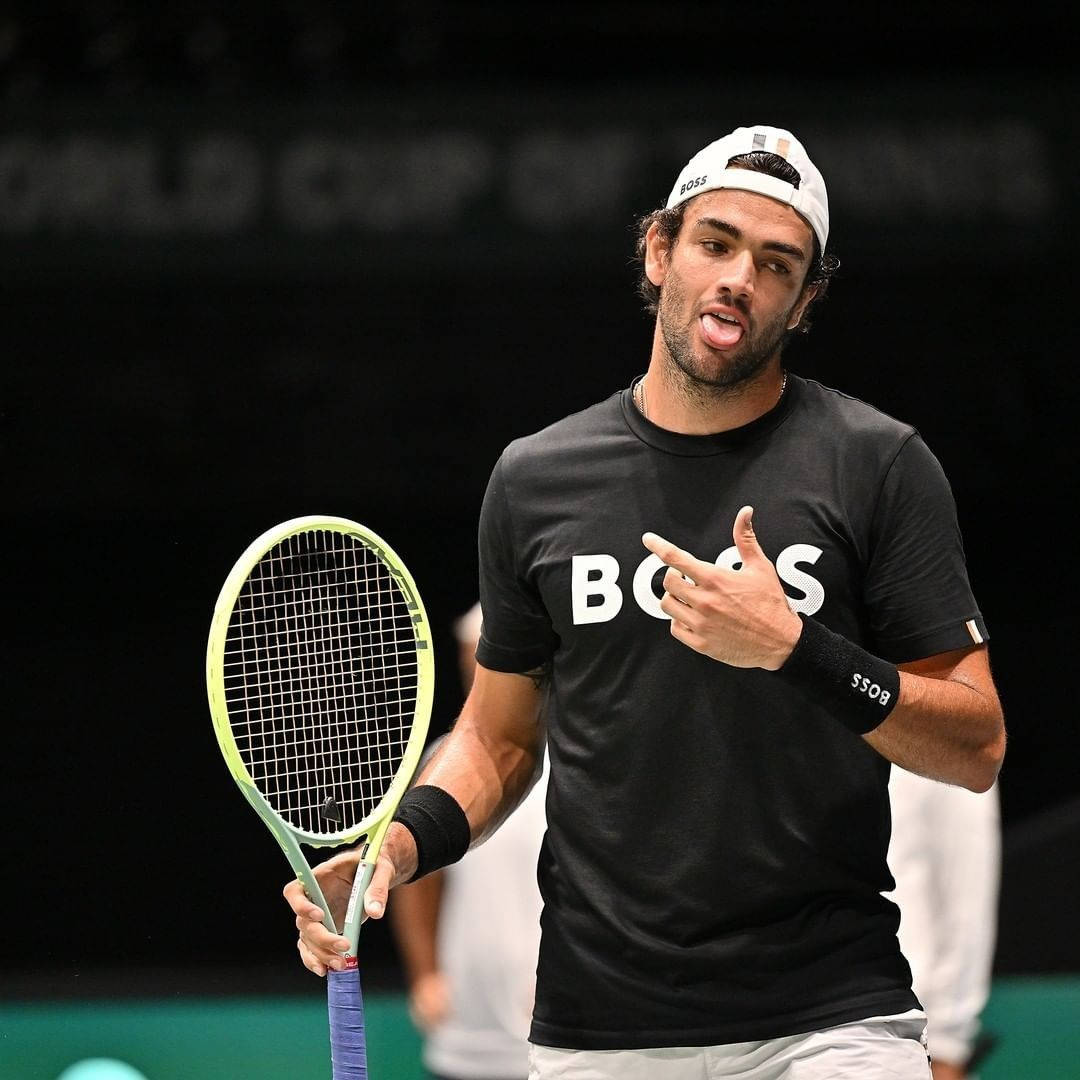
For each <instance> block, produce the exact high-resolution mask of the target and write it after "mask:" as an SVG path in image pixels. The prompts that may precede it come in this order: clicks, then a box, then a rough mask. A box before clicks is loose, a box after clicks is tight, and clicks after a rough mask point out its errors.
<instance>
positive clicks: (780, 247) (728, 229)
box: [694, 217, 806, 262]
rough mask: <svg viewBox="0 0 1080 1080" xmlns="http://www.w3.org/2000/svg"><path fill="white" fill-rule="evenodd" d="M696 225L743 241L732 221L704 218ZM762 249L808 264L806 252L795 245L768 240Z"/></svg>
mask: <svg viewBox="0 0 1080 1080" xmlns="http://www.w3.org/2000/svg"><path fill="white" fill-rule="evenodd" d="M694 224H695V225H697V226H701V225H704V226H705V227H706V228H708V229H715V230H716V231H717V232H722V233H727V234H728V236H730V237H731V238H732V240H741V239H742V230H741V229H739V228H738V227H737V226H735V225H732V224H731V222H730V221H722V220H721V219H720V218H714V217H702V218H698V219H697V221H696V222H695V223H694ZM762 247H763V248H764V249H765V250H766V251H775V252H776V253H777V254H780V255H790V256H791V257H792V258H793V259H798V260H799V261H800V262H806V252H805V251H803V249H802V248H801V247H797V246H796V245H795V244H784V243H781V242H780V241H779V240H767V241H766V242H765V243H764V244H762Z"/></svg>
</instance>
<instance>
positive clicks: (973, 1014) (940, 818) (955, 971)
mask: <svg viewBox="0 0 1080 1080" xmlns="http://www.w3.org/2000/svg"><path fill="white" fill-rule="evenodd" d="M889 793H890V798H891V800H892V809H893V832H892V842H891V844H890V847H889V866H890V869H891V870H892V873H893V876H894V877H895V878H896V891H895V892H894V893H893V894H892V899H893V900H894V901H895V902H896V903H897V904H898V905H899V907H900V930H899V939H900V947H901V949H902V950H903V953H904V955H905V956H906V957H907V959H908V962H909V963H910V964H911V972H912V980H913V985H914V989H915V993H916V995H917V997H918V998H919V1000H920V1001H921V1002H922V1004H923V1008H924V1009H925V1010H926V1015H927V1036H928V1040H929V1046H930V1053H931V1056H932V1057H933V1058H935V1059H936V1060H938V1061H942V1062H947V1063H950V1064H960V1063H963V1062H964V1061H966V1060H967V1057H968V1055H969V1054H970V1052H971V1047H972V1044H973V1042H974V1040H975V1037H976V1036H977V1034H978V1031H979V1015H980V1013H981V1012H982V1010H983V1007H984V1006H985V1005H986V1001H987V998H988V997H989V995H990V980H991V972H992V968H993V959H994V947H995V944H996V939H997V905H998V889H999V885H1000V875H1001V827H1000V817H999V805H998V789H997V786H996V785H995V786H994V787H993V788H991V789H990V791H988V792H985V793H983V794H975V793H973V792H970V791H966V790H965V789H963V788H958V787H951V786H949V785H948V784H941V783H938V782H936V781H934V780H927V779H925V778H923V777H921V776H915V775H914V774H913V773H909V772H906V771H905V770H903V769H900V768H897V767H896V766H894V767H893V769H892V776H891V779H890V781H889Z"/></svg>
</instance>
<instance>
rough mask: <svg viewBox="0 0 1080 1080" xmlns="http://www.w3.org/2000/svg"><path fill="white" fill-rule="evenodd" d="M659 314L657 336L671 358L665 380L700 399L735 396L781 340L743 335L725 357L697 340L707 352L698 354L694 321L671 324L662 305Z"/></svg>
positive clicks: (745, 385)
mask: <svg viewBox="0 0 1080 1080" xmlns="http://www.w3.org/2000/svg"><path fill="white" fill-rule="evenodd" d="M659 318H660V335H661V340H662V341H663V343H664V348H665V349H666V351H667V354H668V356H669V357H670V360H671V363H670V364H668V365H667V375H668V381H669V382H674V384H675V388H676V389H678V390H679V391H681V392H682V393H683V394H685V395H686V396H687V397H689V398H690V399H692V400H696V401H699V402H702V403H705V402H708V401H715V400H716V399H717V398H730V397H733V396H737V395H739V394H742V393H744V392H745V391H747V390H748V389H750V386H751V384H752V383H753V381H754V380H755V379H756V378H757V377H758V376H759V375H760V374H761V373H762V372H763V371H764V370H765V368H766V367H768V365H769V362H770V361H771V360H772V358H773V357H774V356H776V355H777V353H778V351H779V349H780V346H781V344H782V341H783V338H782V336H781V337H778V338H775V339H774V338H773V336H772V335H770V339H769V340H768V341H764V342H761V343H755V342H753V341H748V340H746V339H744V340H743V343H742V347H741V348H740V349H739V350H738V351H737V352H735V353H734V355H732V356H730V357H727V358H719V357H716V356H715V355H714V354H712V353H711V350H707V347H706V346H705V345H704V344H701V345H700V346H699V348H701V349H703V350H706V352H707V353H708V355H706V356H699V355H698V354H697V353H696V352H695V344H696V343H695V341H694V331H693V327H694V325H695V323H691V324H690V325H689V326H683V327H678V328H675V327H672V326H671V325H670V323H669V320H668V319H666V318H665V313H664V310H663V308H661V310H660V314H659Z"/></svg>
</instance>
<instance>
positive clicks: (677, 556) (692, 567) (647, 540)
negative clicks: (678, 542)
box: [641, 532, 710, 580]
mask: <svg viewBox="0 0 1080 1080" xmlns="http://www.w3.org/2000/svg"><path fill="white" fill-rule="evenodd" d="M641 542H642V543H643V544H644V545H645V546H646V547H647V548H648V549H649V550H650V551H651V552H652V553H653V554H654V555H655V556H657V558H659V560H660V561H661V562H662V563H664V565H665V566H671V567H674V568H675V569H676V570H678V571H680V572H681V573H683V574H685V575H686V576H687V577H689V578H690V579H691V580H700V579H701V574H702V571H703V570H705V571H707V570H709V569H710V564H709V563H706V562H702V561H701V560H700V559H697V558H695V557H694V556H693V555H691V554H690V552H689V551H683V549H682V548H680V547H676V546H675V545H674V544H673V543H672V542H671V541H670V540H665V539H664V538H663V537H662V536H657V534H656V533H652V532H647V533H645V534H644V535H643V536H642V537H641Z"/></svg>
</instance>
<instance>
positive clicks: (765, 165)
mask: <svg viewBox="0 0 1080 1080" xmlns="http://www.w3.org/2000/svg"><path fill="white" fill-rule="evenodd" d="M728 166H729V167H735V168H740V169H751V170H753V171H754V172H762V173H767V174H768V175H769V176H775V177H778V178H779V179H780V180H786V181H787V182H788V183H789V184H793V185H794V186H795V187H798V186H799V182H800V180H801V179H802V178H801V177H800V176H799V172H798V170H797V169H796V168H795V166H794V165H792V164H791V163H790V162H789V161H786V160H785V159H784V158H782V157H780V155H779V154H772V153H769V152H768V151H767V150H755V151H754V152H753V153H750V154H739V155H738V156H737V157H733V158H732V159H731V160H730V161H729V162H728ZM689 201H690V200H687V202H682V203H679V205H678V206H673V207H672V208H671V209H670V210H668V209H665V208H664V207H661V208H660V209H659V210H653V211H652V213H650V214H645V215H644V216H643V217H641V218H639V219H638V220H637V221H636V222H635V223H634V228H635V231H636V234H637V238H636V242H635V246H634V257H635V260H636V261H637V262H638V263H640V264H641V274H640V276H639V278H638V287H637V291H638V295H639V296H640V297H641V299H642V300H643V301H644V302H645V310H646V311H647V312H648V313H649V314H650V315H656V313H657V312H658V310H659V307H660V289H659V287H658V286H656V285H654V284H653V283H652V282H651V281H650V280H649V278H648V275H647V274H646V273H645V237H646V236H647V234H648V232H649V229H650V228H651V227H652V226H653V224H655V225H656V227H657V229H658V230H659V233H660V236H661V238H662V239H663V240H664V241H665V242H666V243H667V245H668V249H669V250H670V249H671V248H673V247H674V246H675V244H676V243H677V242H678V239H679V232H680V230H681V229H682V223H683V215H684V213H685V211H686V207H687V205H688V202H689ZM839 268H840V260H839V259H838V258H837V257H836V256H835V255H831V254H830V255H825V254H823V253H822V251H821V245H820V244H819V243H818V238H817V234H814V251H813V255H812V257H811V260H810V269H809V270H808V271H807V274H806V281H804V282H803V289H808V288H809V287H810V286H811V285H816V286H817V293H816V294H815V296H814V299H813V300H811V301H810V303H809V304H807V306H806V310H805V311H804V312H803V317H802V319H801V320H800V321H799V325H798V326H797V327H795V329H794V330H792V331H790V333H792V334H805V333H807V331H809V329H810V327H811V325H812V322H813V320H812V319H811V318H810V315H811V313H812V312H813V311H814V310H815V309H816V308H817V307H818V305H819V304H820V303H821V301H822V300H824V299H825V294H826V293H827V292H828V291H829V282H830V281H831V280H832V278H833V275H834V274H835V273H836V271H837V270H839Z"/></svg>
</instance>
